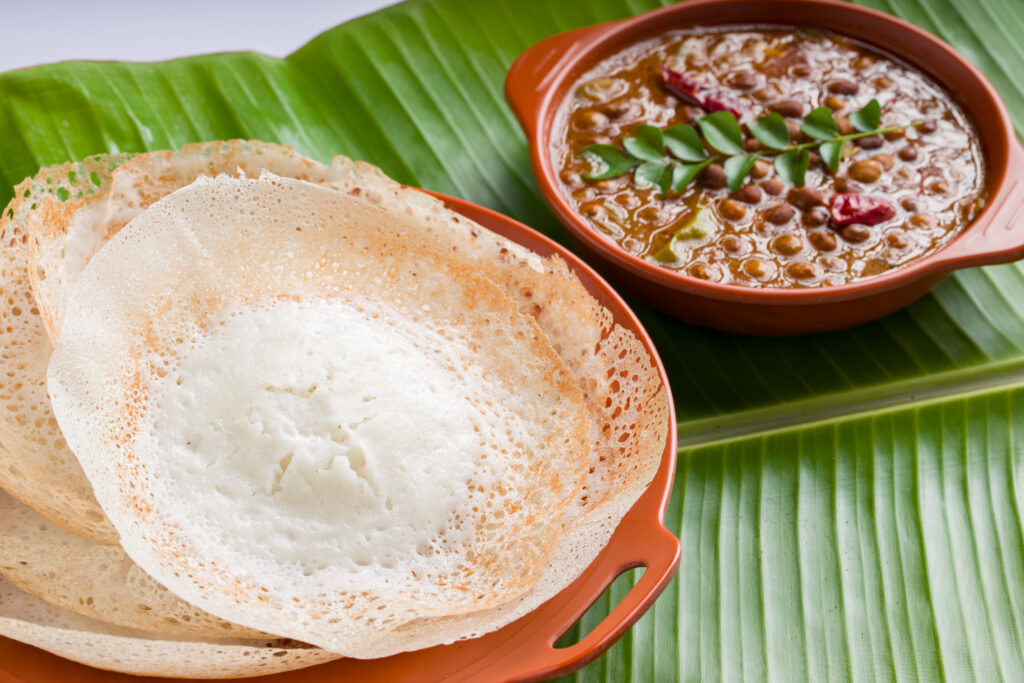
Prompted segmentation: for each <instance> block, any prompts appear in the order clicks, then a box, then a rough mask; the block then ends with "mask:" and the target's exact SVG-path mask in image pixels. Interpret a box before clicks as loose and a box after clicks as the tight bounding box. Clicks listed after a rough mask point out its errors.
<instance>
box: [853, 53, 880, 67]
mask: <svg viewBox="0 0 1024 683" xmlns="http://www.w3.org/2000/svg"><path fill="white" fill-rule="evenodd" d="M874 63H875V58H874V57H872V56H871V55H861V56H860V57H857V59H855V60H854V62H853V68H855V69H858V70H859V69H867V68H868V67H870V66H873V65H874Z"/></svg>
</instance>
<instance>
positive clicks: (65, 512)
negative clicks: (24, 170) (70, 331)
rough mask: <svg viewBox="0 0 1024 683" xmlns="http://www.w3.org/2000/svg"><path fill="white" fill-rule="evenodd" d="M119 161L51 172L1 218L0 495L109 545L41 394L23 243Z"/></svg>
mask: <svg viewBox="0 0 1024 683" xmlns="http://www.w3.org/2000/svg"><path fill="white" fill-rule="evenodd" d="M126 158H127V157H125V156H106V155H101V156H97V157H92V158H90V159H87V160H85V161H82V162H73V163H68V164H62V165H60V166H51V167H49V168H47V169H44V170H43V171H41V172H40V173H39V174H38V175H37V176H35V177H34V178H29V179H27V180H25V181H24V182H22V183H21V184H20V185H18V186H17V187H16V188H15V190H14V199H13V200H12V201H11V203H10V204H9V205H8V206H7V208H6V209H4V212H3V215H2V217H0V241H2V244H3V249H2V250H0V293H2V294H3V296H2V297H0V359H2V362H3V366H4V372H0V403H2V408H3V409H2V410H0V443H2V444H3V445H4V448H2V449H0V487H3V488H4V489H6V490H7V491H8V492H10V493H11V494H12V495H14V496H15V497H17V498H18V499H19V500H21V501H23V502H25V503H27V504H29V505H31V506H32V507H33V508H34V509H35V510H37V511H38V512H39V513H40V514H42V515H43V516H44V517H46V518H47V519H49V520H51V521H53V522H55V523H56V524H59V525H61V526H64V527H65V528H68V529H70V530H72V531H74V532H75V533H77V534H80V535H82V536H86V537H89V538H92V539H95V540H97V541H100V542H103V543H116V542H117V532H116V531H114V528H113V526H111V524H110V522H109V521H108V520H107V518H106V516H105V515H104V514H103V511H102V510H101V509H100V507H99V505H98V504H97V502H96V499H95V497H94V496H93V494H92V490H91V487H90V485H89V482H88V480H87V479H86V478H85V475H84V474H83V473H82V468H81V467H80V466H79V464H78V461H77V460H75V456H74V455H73V454H72V453H71V451H70V450H68V448H67V444H66V443H65V441H64V437H63V435H62V434H61V432H60V428H59V427H58V426H57V421H56V420H55V419H54V417H53V413H52V411H51V410H50V400H49V398H48V397H47V394H46V366H47V363H48V362H49V360H50V350H51V346H50V340H49V338H48V336H47V332H46V328H45V326H44V325H43V321H42V319H41V317H40V311H39V308H38V307H37V305H36V301H35V298H34V296H33V293H32V287H31V280H30V276H29V270H28V256H29V244H30V240H29V237H30V235H32V234H34V233H39V232H41V231H44V230H46V229H47V228H46V227H45V226H49V225H62V224H67V223H68V222H70V221H71V218H72V216H74V215H75V214H76V212H78V211H81V210H85V209H86V207H89V206H91V205H93V204H95V203H97V202H100V201H102V197H103V196H104V195H105V192H106V191H107V190H108V189H109V186H110V174H111V172H112V171H113V169H115V168H117V167H118V166H119V165H121V164H123V163H124V161H125V159H126Z"/></svg>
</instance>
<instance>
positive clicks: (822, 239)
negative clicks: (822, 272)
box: [807, 231, 836, 251]
mask: <svg viewBox="0 0 1024 683" xmlns="http://www.w3.org/2000/svg"><path fill="white" fill-rule="evenodd" d="M807 239H808V240H809V241H810V243H811V244H812V245H813V246H814V248H815V249H817V250H818V251H832V250H833V249H835V248H836V236H835V235H833V234H832V232H831V231H829V232H824V231H822V232H812V233H810V234H809V235H807Z"/></svg>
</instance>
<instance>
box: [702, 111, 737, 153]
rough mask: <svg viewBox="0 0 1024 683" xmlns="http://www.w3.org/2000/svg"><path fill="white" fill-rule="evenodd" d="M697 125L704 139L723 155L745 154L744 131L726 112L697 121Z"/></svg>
mask: <svg viewBox="0 0 1024 683" xmlns="http://www.w3.org/2000/svg"><path fill="white" fill-rule="evenodd" d="M697 125H698V126H700V131H701V132H702V133H703V134H704V138H705V139H706V140H707V141H708V144H710V145H711V146H712V147H714V148H715V149H717V150H718V151H719V152H721V153H722V154H730V155H732V154H743V152H744V149H743V130H742V129H740V124H739V122H738V121H737V120H736V117H735V116H733V115H732V114H730V113H729V112H726V111H716V112H714V113H713V114H708V115H707V116H702V117H701V118H699V119H697Z"/></svg>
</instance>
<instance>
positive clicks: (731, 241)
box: [718, 235, 747, 254]
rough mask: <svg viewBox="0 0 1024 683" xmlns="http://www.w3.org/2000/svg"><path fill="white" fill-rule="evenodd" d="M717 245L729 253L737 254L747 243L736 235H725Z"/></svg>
mask: <svg viewBox="0 0 1024 683" xmlns="http://www.w3.org/2000/svg"><path fill="white" fill-rule="evenodd" d="M718 244H719V246H721V247H722V249H723V250H724V251H725V252H727V253H729V254H738V253H739V252H741V251H746V247H747V243H746V242H745V241H744V240H742V239H740V238H739V237H737V236H736V235H726V236H725V237H723V238H722V239H721V240H719V242H718Z"/></svg>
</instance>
